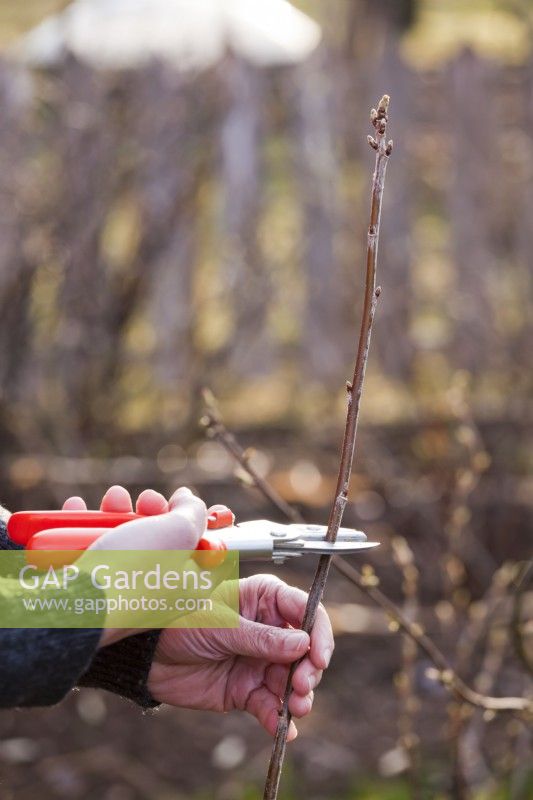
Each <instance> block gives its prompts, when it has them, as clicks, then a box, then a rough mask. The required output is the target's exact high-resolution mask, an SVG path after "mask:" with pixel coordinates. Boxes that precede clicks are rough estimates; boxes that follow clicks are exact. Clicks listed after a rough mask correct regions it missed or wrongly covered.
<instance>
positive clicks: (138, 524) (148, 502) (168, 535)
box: [63, 486, 207, 550]
mask: <svg viewBox="0 0 533 800" xmlns="http://www.w3.org/2000/svg"><path fill="white" fill-rule="evenodd" d="M86 510H87V505H86V503H85V500H83V498H81V497H69V499H68V500H66V501H65V503H64V504H63V511H86ZM100 510H101V511H114V512H116V513H127V512H130V511H132V510H133V505H132V501H131V497H130V494H129V492H128V491H126V489H124V487H122V486H112V487H111V488H110V489H108V490H107V492H106V493H105V495H104V497H103V498H102V502H101V504H100ZM135 510H136V512H137V514H142V515H143V516H146V517H151V519H136V520H132V521H131V522H125V523H124V524H123V525H119V526H118V527H117V528H110V529H109V532H108V533H105V534H104V535H103V536H101V537H100V538H99V539H98V540H97V541H96V542H95V543H94V544H93V545H91V549H93V550H195V549H196V545H197V544H198V542H199V540H200V539H201V538H202V535H203V534H204V532H205V528H206V525H207V509H206V507H205V503H204V502H203V501H202V500H200V498H199V497H196V496H195V495H193V493H192V492H191V490H190V489H187V488H186V487H185V486H182V487H181V488H180V489H177V490H176V491H175V492H174V494H173V495H172V497H171V498H170V500H169V501H168V502H167V500H166V499H165V498H164V497H163V495H162V494H159V492H154V490H153V489H145V491H144V492H141V494H140V495H139V497H138V499H137V503H136V508H135ZM169 511H170V512H172V513H171V514H169V513H168V512H169Z"/></svg>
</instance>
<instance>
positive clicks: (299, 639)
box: [285, 631, 308, 650]
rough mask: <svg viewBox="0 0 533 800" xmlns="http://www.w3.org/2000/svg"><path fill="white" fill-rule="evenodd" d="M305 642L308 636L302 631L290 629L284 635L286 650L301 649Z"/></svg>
mask: <svg viewBox="0 0 533 800" xmlns="http://www.w3.org/2000/svg"><path fill="white" fill-rule="evenodd" d="M307 642H308V636H307V634H306V633H304V632H303V631H291V632H290V633H287V634H286V635H285V645H286V647H287V649H288V650H301V649H302V647H303V646H304V645H305V644H307Z"/></svg>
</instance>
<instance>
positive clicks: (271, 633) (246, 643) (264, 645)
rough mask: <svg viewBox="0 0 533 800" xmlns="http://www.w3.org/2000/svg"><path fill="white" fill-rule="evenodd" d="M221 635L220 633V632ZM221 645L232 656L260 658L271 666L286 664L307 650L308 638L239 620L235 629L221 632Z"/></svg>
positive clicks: (299, 634) (297, 633) (289, 631)
mask: <svg viewBox="0 0 533 800" xmlns="http://www.w3.org/2000/svg"><path fill="white" fill-rule="evenodd" d="M221 633H222V631H221ZM223 640H224V645H225V646H226V648H227V650H228V652H229V653H230V654H232V655H239V656H248V657H250V658H260V659H264V660H266V661H270V662H272V663H275V664H290V663H292V662H293V661H296V660H297V659H298V658H301V657H302V656H304V655H305V654H306V653H307V651H308V649H309V642H310V640H309V636H308V634H307V633H305V632H304V631H299V630H295V629H294V628H276V627H275V626H274V625H263V624H262V623H260V622H252V621H251V620H247V619H243V618H242V617H241V624H240V627H239V628H227V629H226V630H225V631H224V632H223Z"/></svg>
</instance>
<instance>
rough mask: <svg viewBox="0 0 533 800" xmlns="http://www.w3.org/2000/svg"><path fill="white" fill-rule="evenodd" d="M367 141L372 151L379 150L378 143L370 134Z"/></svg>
mask: <svg viewBox="0 0 533 800" xmlns="http://www.w3.org/2000/svg"><path fill="white" fill-rule="evenodd" d="M366 140H367V142H368V144H369V145H370V147H371V148H372V150H377V149H378V143H377V142H376V140H375V139H374V137H373V136H370V134H368V136H367V137H366Z"/></svg>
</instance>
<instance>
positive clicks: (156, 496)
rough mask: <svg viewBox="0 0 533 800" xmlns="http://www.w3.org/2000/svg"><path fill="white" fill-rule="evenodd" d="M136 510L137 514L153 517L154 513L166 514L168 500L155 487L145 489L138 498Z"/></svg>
mask: <svg viewBox="0 0 533 800" xmlns="http://www.w3.org/2000/svg"><path fill="white" fill-rule="evenodd" d="M135 510H136V512H137V514H142V515H143V516H145V517H151V516H153V515H154V514H166V513H167V511H168V510H169V508H168V502H167V500H166V498H165V497H163V495H162V494H160V493H159V492H155V491H154V490H153V489H145V490H144V492H141V494H140V495H139V497H138V498H137V503H136V506H135Z"/></svg>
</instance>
